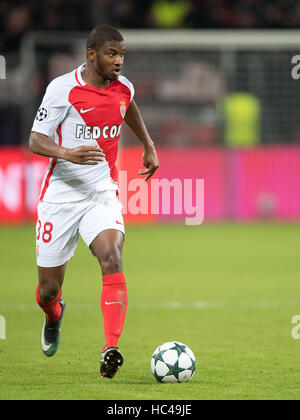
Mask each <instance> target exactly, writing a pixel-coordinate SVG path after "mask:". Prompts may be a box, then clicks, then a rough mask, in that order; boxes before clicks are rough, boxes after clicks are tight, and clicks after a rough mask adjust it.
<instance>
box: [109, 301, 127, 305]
mask: <svg viewBox="0 0 300 420" xmlns="http://www.w3.org/2000/svg"><path fill="white" fill-rule="evenodd" d="M116 303H123V302H107V301H105V305H114V304H116Z"/></svg>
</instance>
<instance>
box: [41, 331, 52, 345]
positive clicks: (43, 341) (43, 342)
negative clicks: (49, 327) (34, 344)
mask: <svg viewBox="0 0 300 420" xmlns="http://www.w3.org/2000/svg"><path fill="white" fill-rule="evenodd" d="M44 330H45V325H44V327H43V331H42V339H41V344H42V348H43V350H44V351H48V350H49V349H50V347H51V346H52V344H51V343H50V344H46V343H45V339H44Z"/></svg>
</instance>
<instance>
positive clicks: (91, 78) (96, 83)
mask: <svg viewBox="0 0 300 420" xmlns="http://www.w3.org/2000/svg"><path fill="white" fill-rule="evenodd" d="M81 77H82V79H83V81H84V82H85V83H86V84H87V85H89V86H93V87H96V88H99V89H105V88H106V87H107V86H108V85H109V84H110V80H107V79H104V77H102V76H101V75H100V74H99V73H97V72H95V70H94V69H91V68H90V67H89V66H88V65H87V66H86V68H85V70H84V71H83V72H82V73H81Z"/></svg>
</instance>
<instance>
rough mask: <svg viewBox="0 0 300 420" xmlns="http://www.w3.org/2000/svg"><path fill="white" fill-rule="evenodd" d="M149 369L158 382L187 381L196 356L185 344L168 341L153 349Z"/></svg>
mask: <svg viewBox="0 0 300 420" xmlns="http://www.w3.org/2000/svg"><path fill="white" fill-rule="evenodd" d="M151 370H152V373H153V375H154V376H155V378H156V379H157V380H158V381H159V382H164V383H176V382H188V381H189V380H190V379H191V378H192V377H193V375H194V373H195V370H196V358H195V356H194V353H193V352H192V350H191V349H190V348H189V347H188V346H186V345H185V344H183V343H180V342H179V341H170V342H168V343H165V344H162V345H161V346H159V347H157V349H156V350H155V351H154V353H153V355H152V358H151Z"/></svg>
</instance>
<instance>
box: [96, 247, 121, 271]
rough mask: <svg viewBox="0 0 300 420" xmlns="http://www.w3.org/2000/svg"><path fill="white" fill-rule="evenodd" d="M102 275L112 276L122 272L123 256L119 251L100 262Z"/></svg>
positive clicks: (116, 250)
mask: <svg viewBox="0 0 300 420" xmlns="http://www.w3.org/2000/svg"><path fill="white" fill-rule="evenodd" d="M100 265H101V269H102V273H103V274H104V275H105V274H111V273H118V272H121V271H122V256H121V252H120V251H119V250H118V249H114V250H112V251H111V252H109V253H107V254H105V255H103V256H102V258H101V260H100Z"/></svg>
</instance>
